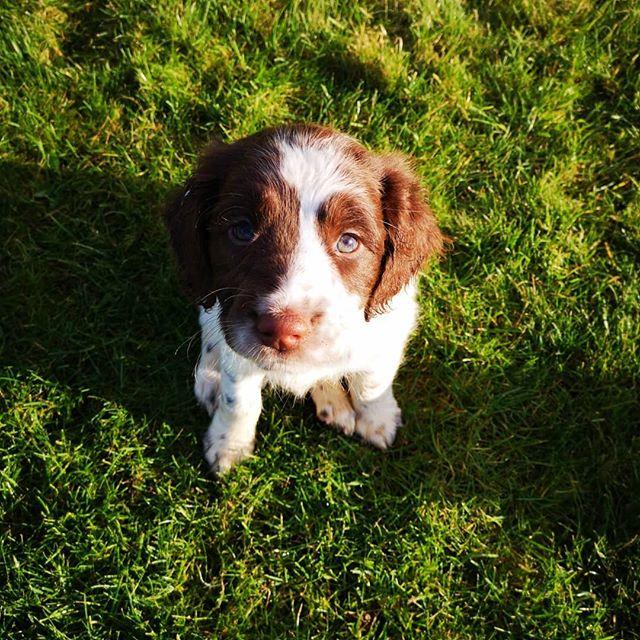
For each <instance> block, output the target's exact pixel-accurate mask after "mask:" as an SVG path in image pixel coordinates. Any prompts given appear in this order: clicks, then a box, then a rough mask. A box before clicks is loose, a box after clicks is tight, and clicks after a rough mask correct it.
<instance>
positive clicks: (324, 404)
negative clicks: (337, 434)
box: [312, 386, 356, 435]
mask: <svg viewBox="0 0 640 640" xmlns="http://www.w3.org/2000/svg"><path fill="white" fill-rule="evenodd" d="M312 397H313V401H314V402H315V405H316V415H317V416H318V420H320V422H324V423H325V424H327V425H329V426H331V427H335V428H337V429H340V431H342V432H343V433H346V434H347V435H351V434H353V432H354V430H355V427H356V412H355V410H354V408H353V406H352V404H351V401H350V400H349V396H347V394H346V393H345V392H344V391H343V390H342V389H335V388H331V387H324V386H319V387H316V388H315V389H314V390H313V391H312Z"/></svg>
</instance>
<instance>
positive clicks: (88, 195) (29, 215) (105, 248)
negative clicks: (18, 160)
mask: <svg viewBox="0 0 640 640" xmlns="http://www.w3.org/2000/svg"><path fill="white" fill-rule="evenodd" d="M167 191H168V188H167V187H166V186H165V185H159V184H153V183H151V182H145V181H143V180H139V179H136V178H132V177H128V176H111V175H105V174H104V173H98V172H87V173H84V174H83V173H77V172H68V171H65V170H64V169H63V170H61V171H60V173H57V172H51V171H46V172H45V171H42V170H40V169H38V168H37V167H35V166H25V165H18V164H14V163H10V162H4V163H2V165H0V206H1V207H2V211H3V216H2V234H3V238H4V239H5V240H4V246H5V255H6V256H7V259H6V260H3V264H2V267H1V276H0V277H1V279H2V301H1V303H0V304H1V306H2V317H1V319H0V322H1V324H0V327H1V330H2V334H1V340H2V363H3V365H5V366H7V365H8V366H10V367H12V368H13V370H14V371H15V372H20V371H35V372H37V373H38V374H39V375H41V376H42V377H44V378H46V379H53V380H56V381H58V382H61V383H63V384H65V385H69V386H71V387H73V388H76V389H87V390H89V393H90V394H94V395H98V396H101V397H104V398H109V399H112V400H114V401H115V402H118V403H122V404H123V405H124V406H126V407H127V409H130V410H131V411H133V412H134V414H136V413H137V414H144V415H146V416H148V417H149V418H151V419H156V420H163V419H175V420H179V419H180V413H181V412H184V409H185V404H186V403H185V400H184V396H183V397H182V398H181V392H183V391H186V386H187V385H188V380H189V374H190V369H191V367H192V364H193V362H194V361H195V354H196V353H197V346H196V347H195V348H194V347H191V348H189V344H190V343H189V340H188V339H189V337H190V336H192V335H193V334H194V332H195V329H196V323H195V314H192V313H190V311H189V309H188V304H187V303H186V301H185V300H184V299H183V298H181V296H180V295H179V294H178V285H177V282H176V278H175V275H174V267H173V261H172V258H171V256H170V254H169V251H168V248H167V246H166V241H165V239H164V229H163V228H162V223H161V219H160V214H159V211H160V206H161V200H162V198H163V197H164V195H165V194H166V193H167ZM195 344H196V345H197V342H196V343H195Z"/></svg>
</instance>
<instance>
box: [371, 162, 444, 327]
mask: <svg viewBox="0 0 640 640" xmlns="http://www.w3.org/2000/svg"><path fill="white" fill-rule="evenodd" d="M380 161H381V166H382V173H381V179H380V198H381V204H382V215H383V217H384V225H385V229H386V233H387V235H386V239H385V251H384V255H383V257H382V261H381V263H380V268H379V272H378V279H377V281H376V284H375V285H374V287H373V291H372V292H371V296H370V298H369V301H368V303H367V307H366V309H365V316H366V318H367V319H369V318H370V317H371V316H373V315H375V314H376V313H380V312H382V311H384V308H385V305H386V304H387V303H388V302H389V300H391V298H393V296H395V295H396V294H397V293H398V292H399V291H400V290H401V289H402V288H403V287H404V286H405V285H406V284H408V283H409V281H410V280H411V278H413V277H414V276H415V275H416V274H417V273H418V271H419V270H420V267H421V266H422V264H423V263H424V261H425V260H427V259H428V258H430V257H431V256H435V255H438V254H439V253H441V252H442V247H443V235H442V233H441V232H440V229H438V225H437V224H436V219H435V217H434V215H433V213H432V211H431V209H430V208H429V207H428V205H427V204H426V201H425V197H424V194H423V193H422V190H421V188H420V185H419V183H418V179H417V178H416V176H415V174H414V173H413V171H412V170H411V168H410V166H409V164H408V162H407V160H406V159H405V158H403V157H402V156H396V155H391V156H382V157H381V158H380Z"/></svg>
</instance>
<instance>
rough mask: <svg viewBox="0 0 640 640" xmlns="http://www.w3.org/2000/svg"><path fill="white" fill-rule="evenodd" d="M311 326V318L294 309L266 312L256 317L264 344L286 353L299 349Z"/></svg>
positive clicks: (259, 334)
mask: <svg viewBox="0 0 640 640" xmlns="http://www.w3.org/2000/svg"><path fill="white" fill-rule="evenodd" d="M310 328H311V320H309V319H308V318H305V317H303V316H301V315H299V314H297V313H295V312H293V311H285V312H284V313H278V314H272V313H264V314H262V315H260V316H258V318H257V319H256V330H257V332H258V337H259V338H260V341H261V342H262V344H264V345H265V346H267V347H271V348H273V349H275V350H276V351H280V352H281V353H284V352H286V351H293V350H294V349H297V348H298V346H299V345H300V343H301V342H302V341H303V340H304V339H305V337H306V336H307V334H308V333H309V329H310Z"/></svg>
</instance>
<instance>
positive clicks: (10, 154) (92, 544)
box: [0, 0, 640, 640]
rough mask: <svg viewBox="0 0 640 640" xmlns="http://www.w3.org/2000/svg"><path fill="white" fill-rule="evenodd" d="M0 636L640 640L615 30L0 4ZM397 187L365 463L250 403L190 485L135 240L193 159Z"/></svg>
mask: <svg viewBox="0 0 640 640" xmlns="http://www.w3.org/2000/svg"><path fill="white" fill-rule="evenodd" d="M0 25H2V26H1V28H0V238H1V240H2V247H3V251H2V257H1V261H0V354H1V355H0V365H1V366H0V637H1V638H7V639H11V640H13V639H18V638H29V639H31V638H43V639H49V638H51V639H62V638H79V637H82V638H122V639H127V640H128V639H131V638H180V639H182V640H185V639H194V640H195V639H200V638H229V639H232V638H237V639H251V638H276V639H280V638H327V639H331V640H333V639H339V638H377V639H378V638H390V639H400V638H408V639H410V638H418V637H428V638H447V639H454V638H455V639H462V638H470V639H484V638H558V639H563V640H564V639H569V638H571V639H572V638H581V639H582V638H585V639H604V638H619V639H624V640H628V639H638V638H640V393H639V392H640V191H639V187H640V8H639V7H638V4H637V3H635V2H633V1H631V0H630V1H629V2H622V1H611V0H609V1H604V2H602V1H595V0H565V1H560V0H546V1H540V2H533V1H530V0H514V1H513V2H499V1H497V0H495V1H492V0H487V1H485V2H480V1H477V0H467V1H457V2H456V1H454V0H451V1H449V0H443V1H436V0H422V1H420V0H404V1H403V0H395V1H394V0H389V1H386V0H384V1H383V0H367V1H366V2H339V1H333V2H330V1H328V0H315V1H313V2H307V1H306V0H296V1H293V2H280V1H279V0H218V1H216V0H212V1H209V2H206V1H202V2H196V1H195V0H194V1H192V2H188V1H187V0H184V1H179V0H161V1H158V2H150V1H145V0H105V1H98V0H96V1H89V2H87V1H85V0H39V1H36V0H24V1H22V2H15V1H14V2H12V1H11V0H4V1H2V2H0ZM293 121H314V122H320V123H324V124H328V125H331V126H334V127H336V128H338V129H341V130H343V131H345V132H347V133H349V134H351V135H353V136H355V137H357V138H358V139H359V140H361V141H362V142H363V143H364V144H365V145H366V146H368V147H370V148H372V149H376V150H397V151H402V152H404V153H407V154H410V155H412V156H414V157H415V158H416V168H417V171H418V173H419V174H420V176H421V179H422V182H423V184H424V186H425V189H426V190H427V191H428V193H429V194H430V199H431V203H432V206H433V209H434V210H435V212H436V213H437V215H438V218H439V220H440V223H441V226H442V228H443V229H444V230H445V231H446V233H447V234H448V235H449V236H450V237H451V238H452V240H453V245H452V248H451V250H450V251H449V252H448V253H447V255H446V256H445V257H444V258H443V259H442V260H441V261H440V262H439V263H436V264H432V265H430V266H429V267H428V268H427V269H426V270H425V272H424V275H423V276H422V278H421V283H420V300H421V309H422V317H421V324H420V328H419V330H418V331H417V332H416V334H415V335H414V337H413V339H412V341H411V344H410V346H409V349H408V352H407V357H406V360H405V363H404V365H403V367H402V368H401V370H400V373H399V376H398V379H397V382H396V396H397V397H398V399H399V401H400V404H401V405H402V407H403V410H404V418H405V420H404V421H405V426H404V427H403V429H402V430H401V432H400V434H399V437H398V440H397V441H396V444H395V445H394V447H393V448H392V449H390V450H389V451H388V452H384V453H383V452H379V451H376V450H374V449H372V448H369V447H366V446H363V445H362V444H361V443H359V442H358V441H357V440H355V439H348V438H345V437H343V436H341V435H339V434H337V433H336V432H334V431H332V430H329V429H326V428H324V427H323V426H322V425H321V424H319V423H318V422H317V421H316V420H315V419H314V415H313V408H312V406H311V405H310V403H302V402H295V401H294V400H293V399H291V398H289V397H287V396H283V395H279V394H276V393H271V394H268V395H267V397H266V401H265V409H264V412H263V415H262V418H261V420H260V423H259V427H258V440H257V448H256V456H255V458H253V459H252V460H250V461H249V462H247V463H245V464H243V465H241V466H239V467H237V468H236V469H234V470H233V471H232V472H231V473H230V474H229V475H228V476H226V477H225V478H224V479H222V480H216V479H215V478H212V477H211V476H210V475H209V474H208V473H207V469H206V468H205V466H204V464H203V462H202V457H201V455H202V453H201V446H200V438H201V435H202V433H203V431H204V429H205V428H206V424H207V418H206V415H205V414H204V413H203V412H202V411H201V410H200V409H199V408H198V407H197V406H196V403H195V400H194V397H193V394H192V391H191V385H192V374H193V367H194V364H195V361H196V358H197V354H198V344H197V334H196V330H197V317H196V313H195V311H194V309H193V308H192V307H190V305H189V301H188V300H187V298H186V297H185V296H184V295H183V294H182V293H181V291H180V286H179V283H178V280H177V277H176V275H175V267H174V263H173V259H172V256H171V254H170V251H169V248H168V243H167V237H166V233H165V230H164V229H163V226H162V223H161V218H160V211H161V208H162V203H163V202H164V201H165V200H166V198H167V195H168V194H169V193H170V192H171V190H172V188H173V187H175V185H176V184H178V183H179V182H180V181H181V180H183V179H184V178H185V177H186V176H187V175H188V174H189V172H190V170H191V169H192V168H193V166H194V163H195V162H196V158H197V154H198V152H199V150H200V149H201V148H202V146H203V144H205V143H206V141H207V140H209V139H210V138H211V137H217V138H220V139H222V140H233V139H236V138H237V137H240V136H243V135H246V134H249V133H251V132H254V131H256V130H259V129H260V128H262V127H265V126H270V125H274V124H278V123H281V122H293Z"/></svg>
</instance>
